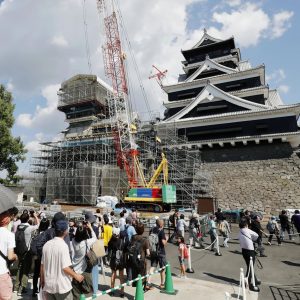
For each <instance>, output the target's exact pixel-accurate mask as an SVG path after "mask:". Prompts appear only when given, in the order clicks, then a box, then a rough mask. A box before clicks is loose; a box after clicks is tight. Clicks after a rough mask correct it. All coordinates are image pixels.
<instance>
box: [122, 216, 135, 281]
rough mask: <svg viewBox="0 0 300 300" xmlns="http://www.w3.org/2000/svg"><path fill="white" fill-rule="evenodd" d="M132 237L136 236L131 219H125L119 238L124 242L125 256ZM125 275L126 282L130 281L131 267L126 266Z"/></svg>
mask: <svg viewBox="0 0 300 300" xmlns="http://www.w3.org/2000/svg"><path fill="white" fill-rule="evenodd" d="M134 235H136V230H135V228H134V227H133V226H132V219H131V217H127V218H126V226H125V230H124V231H123V232H121V233H120V236H121V238H122V239H123V240H124V247H125V252H126V254H125V255H127V250H128V249H127V248H128V246H129V243H130V242H131V239H132V237H133V236H134ZM126 274H127V280H132V267H131V266H130V265H129V264H127V265H126Z"/></svg>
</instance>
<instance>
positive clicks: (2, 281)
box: [0, 211, 17, 300]
mask: <svg viewBox="0 0 300 300" xmlns="http://www.w3.org/2000/svg"><path fill="white" fill-rule="evenodd" d="M10 221H11V214H10V213H9V211H6V212H3V213H1V214H0V237H1V238H0V299H2V300H11V299H12V295H13V283H12V279H11V277H10V272H9V268H8V264H9V261H15V260H16V259H17V255H16V254H15V252H14V248H15V247H16V242H15V235H14V234H13V233H12V232H11V231H10V230H8V229H7V226H8V225H9V223H10Z"/></svg>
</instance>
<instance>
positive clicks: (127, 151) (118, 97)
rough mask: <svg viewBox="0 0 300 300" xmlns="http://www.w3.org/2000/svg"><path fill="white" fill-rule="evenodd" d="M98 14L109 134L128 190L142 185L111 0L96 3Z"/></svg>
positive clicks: (114, 13) (123, 64)
mask: <svg viewBox="0 0 300 300" xmlns="http://www.w3.org/2000/svg"><path fill="white" fill-rule="evenodd" d="M97 7H98V10H99V12H100V13H101V15H102V18H103V23H104V30H105V43H104V45H103V47H102V49H103V57H104V67H105V74H106V76H107V77H108V78H110V80H111V84H112V87H113V91H114V94H113V98H112V99H110V100H109V106H110V118H111V119H112V120H114V124H115V125H114V126H113V135H114V145H115V150H116V155H117V164H118V166H119V167H120V168H121V169H125V171H126V174H127V177H128V182H129V185H130V187H137V186H138V185H142V186H146V182H145V178H144V174H143V172H142V171H141V169H140V165H139V161H138V155H139V152H138V150H137V146H136V144H135V141H134V137H133V133H134V131H135V128H134V125H133V124H132V121H131V118H130V116H131V112H130V110H129V102H128V86H127V78H126V70H125V59H126V56H125V53H124V52H123V50H122V45H121V39H120V33H119V26H118V20H117V15H116V12H115V9H114V1H113V0H97Z"/></svg>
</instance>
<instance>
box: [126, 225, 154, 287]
mask: <svg viewBox="0 0 300 300" xmlns="http://www.w3.org/2000/svg"><path fill="white" fill-rule="evenodd" d="M135 228H136V235H134V236H133V237H132V239H131V242H130V245H133V246H134V248H135V249H136V254H137V257H133V261H131V260H130V258H129V263H131V264H132V277H133V278H137V277H138V275H139V274H140V275H141V276H145V275H146V273H147V261H146V256H147V257H149V256H150V245H149V241H148V239H147V238H146V237H143V233H144V230H145V228H144V224H142V223H137V224H136V227H135ZM134 262H138V264H134ZM133 286H136V283H134V284H133ZM144 289H147V281H146V280H144Z"/></svg>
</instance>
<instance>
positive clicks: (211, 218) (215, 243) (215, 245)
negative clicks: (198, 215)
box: [208, 215, 221, 256]
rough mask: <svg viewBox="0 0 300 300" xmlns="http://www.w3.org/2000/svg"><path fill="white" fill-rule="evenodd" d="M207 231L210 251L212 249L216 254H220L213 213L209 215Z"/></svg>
mask: <svg viewBox="0 0 300 300" xmlns="http://www.w3.org/2000/svg"><path fill="white" fill-rule="evenodd" d="M208 233H209V235H210V241H211V248H210V251H214V252H215V255H216V256H220V255H221V254H220V252H219V245H218V243H219V241H218V234H217V226H216V222H215V216H213V215H211V216H209V220H208Z"/></svg>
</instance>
